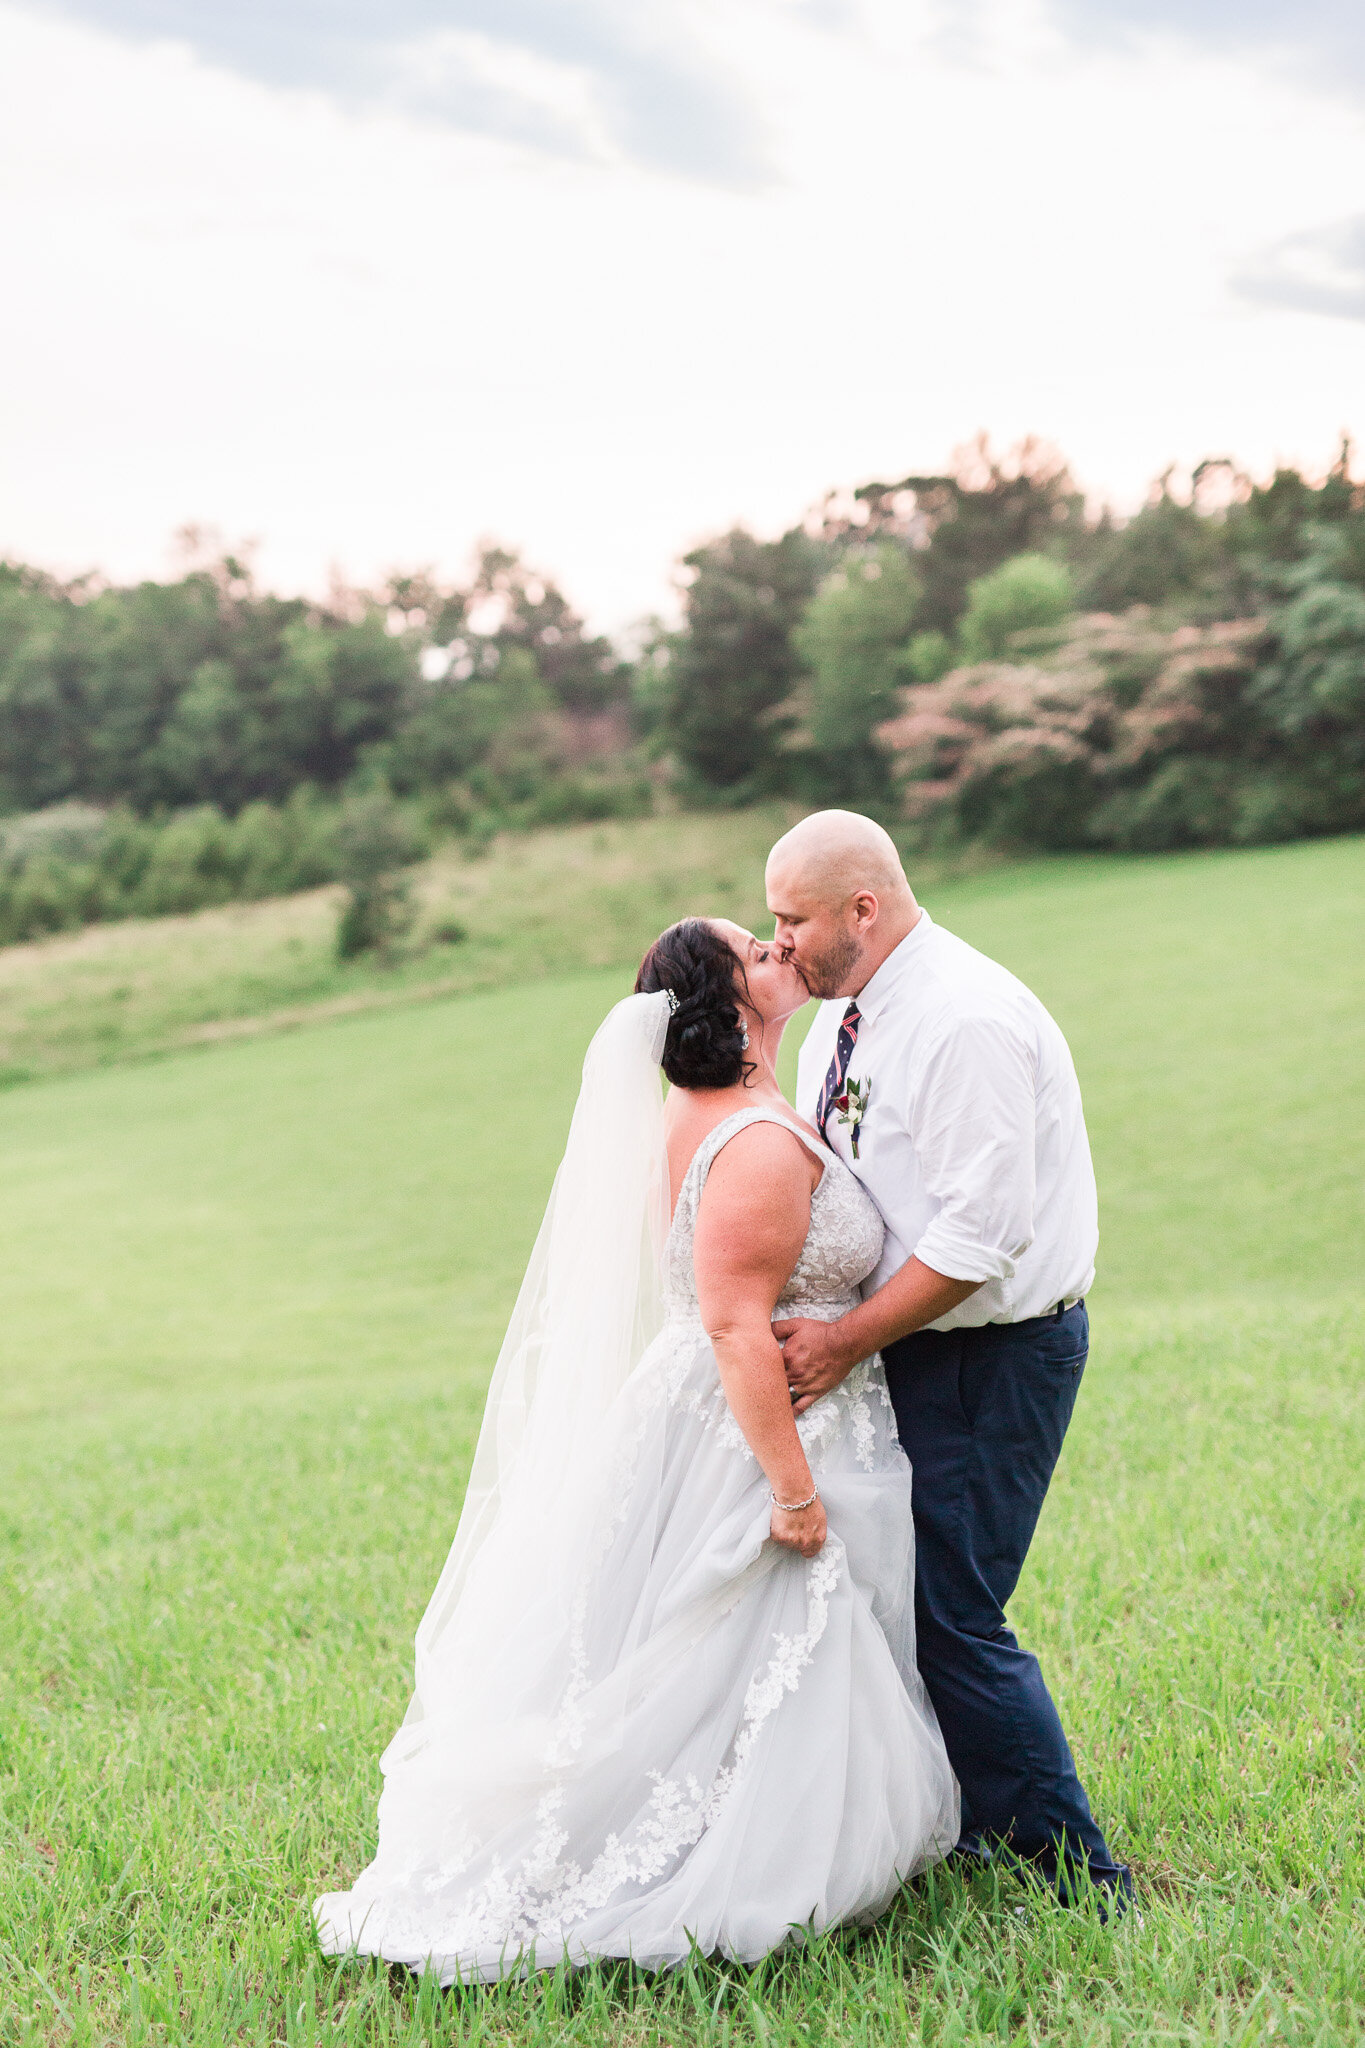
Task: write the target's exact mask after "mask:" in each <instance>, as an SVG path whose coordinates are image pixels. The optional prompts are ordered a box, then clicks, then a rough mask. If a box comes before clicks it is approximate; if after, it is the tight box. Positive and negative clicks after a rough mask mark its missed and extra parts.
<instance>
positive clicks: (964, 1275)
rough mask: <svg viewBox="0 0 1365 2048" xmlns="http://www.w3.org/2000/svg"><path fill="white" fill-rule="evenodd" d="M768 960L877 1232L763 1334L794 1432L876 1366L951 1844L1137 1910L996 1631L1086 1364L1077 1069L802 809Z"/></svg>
mask: <svg viewBox="0 0 1365 2048" xmlns="http://www.w3.org/2000/svg"><path fill="white" fill-rule="evenodd" d="M767 886H768V907H769V909H770V910H771V911H772V913H773V916H774V917H775V919H776V921H777V933H776V938H777V944H778V946H779V947H781V948H782V949H783V950H784V951H785V952H786V954H787V956H788V957H789V958H790V959H791V960H792V961H793V962H794V963H795V965H796V966H797V967H798V968H799V970H800V972H801V974H802V975H803V976H804V978H805V980H806V982H807V983H808V985H809V987H810V991H811V993H812V995H816V996H820V997H823V998H825V1003H824V1008H823V1009H822V1010H821V1011H820V1012H819V1013H818V1014H817V1016H816V1020H815V1023H814V1024H813V1025H812V1027H811V1030H810V1033H809V1036H808V1037H807V1039H806V1042H805V1044H804V1046H803V1047H802V1049H801V1061H800V1068H799V1075H798V1084H797V1107H798V1108H799V1110H800V1111H801V1114H802V1115H803V1116H805V1117H806V1118H807V1119H808V1120H809V1121H810V1122H811V1123H813V1124H815V1125H816V1126H817V1127H818V1128H819V1129H820V1130H821V1131H822V1133H823V1134H824V1136H825V1138H826V1140H827V1142H828V1143H829V1144H830V1145H831V1146H832V1147H833V1148H834V1150H835V1151H837V1152H838V1153H839V1154H840V1156H841V1157H842V1158H843V1159H844V1160H845V1161H846V1162H847V1163H848V1165H849V1166H850V1167H851V1168H852V1170H853V1172H854V1173H856V1174H857V1176H858V1178H859V1179H860V1180H861V1181H862V1183H863V1185H864V1186H865V1187H866V1189H867V1190H868V1193H869V1194H870V1195H871V1196H872V1197H873V1199H874V1200H875V1202H876V1204H877V1207H878V1208H879V1209H880V1210H881V1212H882V1216H883V1218H884V1219H885V1223H886V1244H885V1249H884V1252H883V1256H882V1262H881V1264H880V1266H879V1267H878V1268H877V1270H876V1272H875V1273H874V1274H873V1275H872V1278H871V1280H870V1281H869V1282H868V1289H869V1291H868V1293H867V1297H866V1299H865V1300H864V1301H862V1302H861V1303H860V1304H859V1306H858V1307H857V1308H855V1309H852V1310H850V1312H849V1313H848V1314H847V1315H846V1316H844V1317H843V1318H842V1320H841V1321H839V1322H835V1323H819V1322H813V1321H810V1320H807V1319H801V1320H798V1321H794V1322H779V1323H778V1324H777V1325H776V1333H777V1336H778V1337H779V1339H780V1340H781V1341H782V1348H783V1355H784V1357H785V1360H786V1365H787V1377H788V1380H789V1381H790V1383H791V1390H792V1398H793V1400H794V1402H795V1405H796V1409H797V1412H798V1414H799V1413H800V1412H801V1411H802V1410H804V1409H805V1408H807V1407H809V1406H810V1404H811V1402H812V1401H815V1400H818V1398H819V1397H820V1395H822V1394H826V1393H828V1392H829V1390H830V1389H831V1387H836V1386H838V1384H839V1382H840V1381H841V1380H842V1379H843V1378H844V1377H845V1375H846V1374H847V1373H849V1372H850V1371H851V1370H852V1368H853V1367H854V1366H855V1365H856V1364H857V1363H858V1361H859V1360H860V1359H864V1358H867V1357H869V1356H870V1354H871V1353H872V1352H874V1351H880V1352H881V1354H882V1357H883V1359H884V1361H885V1365H886V1378H887V1384H888V1386H889V1388H890V1392H891V1399H892V1402H893V1403H894V1406H895V1411H896V1426H897V1429H898V1432H899V1435H900V1440H901V1443H902V1444H903V1445H904V1447H905V1450H906V1452H907V1454H908V1455H909V1458H910V1462H911V1465H912V1466H913V1468H914V1479H915V1486H914V1512H915V1538H916V1591H915V1612H916V1622H917V1629H918V1657H919V1667H920V1671H921V1673H922V1675H923V1678H924V1682H925V1685H926V1686H927V1688H928V1691H929V1696H930V1698H931V1699H932V1700H933V1703H934V1707H935V1709H936V1711H937V1714H938V1718H939V1725H940V1727H941V1728H942V1730H943V1739H944V1742H945V1743H946V1745H947V1749H948V1755H949V1757H950V1758H951V1760H952V1764H953V1768H954V1770H955V1771H956V1773H957V1777H958V1782H959V1784H960V1785H961V1787H962V1837H963V1838H962V1842H961V1844H960V1847H961V1848H962V1849H963V1850H964V1851H965V1852H967V1853H969V1854H977V1855H983V1856H986V1855H989V1847H988V1845H989V1844H990V1843H992V1842H994V1843H999V1844H1004V1845H1006V1846H1007V1847H1008V1849H1009V1850H1010V1851H1012V1852H1013V1853H1014V1854H1015V1855H1016V1856H1019V1857H1021V1858H1023V1859H1026V1860H1027V1861H1028V1862H1029V1863H1030V1864H1031V1865H1032V1866H1033V1867H1034V1868H1035V1869H1036V1870H1037V1871H1038V1873H1039V1875H1040V1876H1042V1877H1043V1878H1044V1879H1045V1880H1046V1881H1047V1882H1048V1883H1049V1884H1051V1885H1053V1886H1054V1887H1055V1888H1056V1889H1057V1891H1058V1892H1059V1893H1060V1894H1061V1895H1062V1896H1063V1897H1064V1898H1065V1897H1071V1896H1073V1895H1074V1892H1075V1888H1076V1879H1077V1877H1078V1876H1081V1875H1082V1874H1083V1873H1086V1872H1088V1874H1089V1877H1090V1879H1091V1881H1092V1882H1093V1883H1095V1884H1096V1885H1099V1886H1101V1887H1103V1888H1104V1889H1105V1890H1107V1891H1108V1892H1110V1893H1111V1894H1114V1895H1116V1896H1117V1897H1119V1898H1122V1899H1127V1898H1128V1897H1130V1896H1131V1894H1132V1879H1131V1877H1130V1875H1129V1872H1128V1870H1127V1868H1126V1867H1125V1866H1124V1865H1122V1864H1117V1863H1115V1861H1114V1859H1113V1857H1112V1856H1111V1855H1110V1852H1109V1849H1108V1847H1107V1845H1106V1843H1105V1840H1104V1837H1103V1835H1102V1834H1101V1833H1100V1831H1099V1829H1098V1827H1096V1825H1095V1822H1094V1820H1093V1818H1092V1817H1091V1813H1090V1806H1089V1802H1088V1801H1087V1799H1086V1796H1085V1792H1084V1790H1083V1788H1082V1786H1081V1783H1080V1780H1079V1779H1078V1777H1077V1775H1076V1767H1075V1764H1074V1763H1073V1761H1072V1757H1071V1751H1070V1749H1069V1747H1068V1746H1067V1740H1066V1736H1065V1735H1064V1733H1063V1732H1062V1724H1061V1721H1060V1720H1059V1718H1058V1715H1057V1709H1056V1707H1055V1706H1054V1705H1053V1703H1052V1699H1051V1696H1050V1694H1049V1693H1048V1689H1047V1687H1046V1685H1045V1684H1044V1682H1043V1675H1042V1673H1041V1671H1040V1670H1039V1668H1038V1664H1037V1660H1036V1659H1035V1658H1034V1657H1032V1656H1030V1655H1029V1653H1028V1652H1027V1651H1026V1650H1021V1649H1020V1647H1019V1645H1018V1643H1017V1642H1016V1640H1015V1638H1014V1636H1013V1635H1012V1633H1011V1632H1010V1630H1009V1629H1008V1628H1007V1626H1006V1624H1005V1613H1004V1609H1005V1603H1006V1601H1007V1600H1008V1599H1009V1597H1010V1595H1011V1594H1012V1593H1013V1591H1014V1588H1015V1585H1016V1583H1017V1582H1018V1578H1019V1573H1020V1570H1021V1568H1022V1566H1023V1562H1024V1558H1025V1556H1026V1555H1027V1553H1028V1547H1029V1543H1030V1541H1031V1539H1032V1536H1033V1531H1034V1528H1035V1526H1036V1524H1037V1521H1038V1514H1039V1511H1040V1509H1041V1507H1042V1504H1043V1497H1044V1495H1045V1494H1046V1492H1047V1489H1048V1482H1049V1481H1050V1479H1051V1477H1052V1472H1053V1468H1054V1466H1055V1465H1056V1462H1057V1456H1058V1453H1059V1452H1060V1450H1061V1447H1062V1438H1063V1437H1064V1436H1065V1434H1066V1428H1067V1423H1068V1422H1069V1421H1070V1419H1071V1410H1072V1406H1073V1404H1074V1402H1075V1399H1076V1390H1077V1387H1078V1386H1079V1384H1080V1378H1081V1372H1082V1370H1083V1368H1084V1366H1085V1360H1086V1353H1087V1350H1088V1347H1089V1326H1088V1323H1087V1319H1086V1312H1085V1301H1084V1296H1085V1293H1086V1290H1087V1288H1088V1287H1089V1286H1090V1284H1091V1281H1092V1280H1093V1278H1094V1258H1095V1247H1096V1242H1097V1236H1098V1231H1097V1223H1096V1202H1095V1179H1094V1174H1093V1171H1092V1169H1091V1164H1090V1148H1089V1144H1088V1142H1087V1139H1086V1133H1085V1122H1084V1118H1083V1116H1082V1113H1081V1097H1080V1089H1079V1087H1078V1085H1077V1081H1076V1072H1075V1068H1074V1067H1073V1066H1072V1063H1071V1055H1070V1053H1069V1052H1068V1051H1067V1046H1066V1041H1065V1039H1064V1038H1063V1037H1062V1034H1061V1032H1060V1031H1059V1030H1058V1028H1057V1026H1056V1024H1054V1022H1053V1021H1052V1018H1051V1017H1050V1016H1049V1015H1048V1013H1047V1011H1046V1010H1045V1009H1044V1008H1043V1006H1042V1004H1041V1003H1040V1002H1039V1001H1038V999H1037V997H1036V996H1034V995H1032V994H1030V992H1029V991H1028V989H1026V988H1025V987H1024V986H1023V984H1022V983H1021V982H1018V981H1016V980H1015V978H1014V976H1013V975H1012V974H1009V973H1007V972H1006V970H1005V969H1004V968H1003V967H999V966H997V965H996V963H995V962H994V961H993V960H988V959H987V958H986V957H985V956H984V954H981V953H978V952H976V951H974V950H973V948H972V947H970V946H968V945H965V944H964V943H963V941H962V940H961V939H957V938H954V937H953V936H952V934H951V933H950V932H947V931H944V930H943V929H942V927H941V926H939V925H936V924H935V923H934V922H933V920H932V919H931V918H930V916H929V913H928V911H926V910H922V909H921V908H920V906H919V904H918V903H916V901H915V898H914V896H913V895H912V894H911V891H910V885H909V883H908V882H907V881H906V879H905V874H904V871H903V869H902V867H901V863H900V856H899V854H898V853H897V851H896V848H895V844H894V842H893V841H892V840H891V838H890V836H889V835H888V834H887V833H885V832H884V831H883V830H882V829H881V827H880V826H879V825H875V824H873V822H872V820H871V819H870V818H863V817H859V816H858V815H857V814H856V813H854V812H851V811H821V812H817V813H816V814H815V816H813V817H810V818H806V819H804V820H803V821H802V823H801V824H799V825H797V826H796V827H795V828H794V829H793V830H792V831H790V832H788V833H787V835H786V836H785V838H782V839H779V840H778V842H777V845H776V846H775V847H774V848H773V850H772V853H771V854H770V855H769V858H768V872H767Z"/></svg>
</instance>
